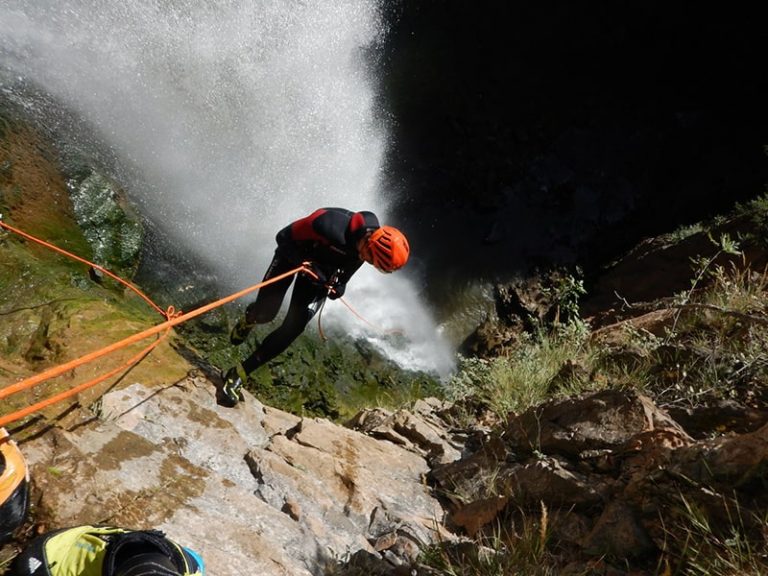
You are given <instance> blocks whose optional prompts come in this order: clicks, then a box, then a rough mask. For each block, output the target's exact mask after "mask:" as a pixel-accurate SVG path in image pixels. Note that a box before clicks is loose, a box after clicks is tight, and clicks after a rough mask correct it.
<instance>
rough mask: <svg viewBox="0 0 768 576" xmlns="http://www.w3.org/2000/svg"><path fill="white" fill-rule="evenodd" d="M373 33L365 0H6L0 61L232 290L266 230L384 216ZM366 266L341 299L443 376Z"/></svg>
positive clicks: (387, 284)
mask: <svg viewBox="0 0 768 576" xmlns="http://www.w3.org/2000/svg"><path fill="white" fill-rule="evenodd" d="M383 32H384V31H383V28H382V24H381V21H380V14H379V11H378V6H377V3H376V1H375V0H323V1H322V2H302V1H299V0H229V1H225V2H219V1H211V0H131V1H130V2H97V1H94V0H90V1H88V0H4V2H3V3H2V4H0V72H5V76H8V77H11V78H12V79H13V81H16V80H23V81H25V82H30V83H33V84H34V85H37V86H40V87H41V88H42V89H43V90H45V91H46V92H48V93H50V94H51V95H53V97H55V98H56V99H58V100H60V101H61V102H63V103H64V104H65V105H66V106H68V107H69V108H71V109H73V110H75V111H76V112H77V114H78V115H80V116H81V117H82V118H84V119H85V120H86V121H87V122H88V123H89V125H90V126H92V127H93V129H94V130H95V131H96V132H97V133H98V135H99V137H100V138H101V139H102V140H103V141H105V142H107V143H108V144H109V145H110V146H111V147H112V149H113V150H114V151H115V153H116V154H117V156H118V158H119V159H120V161H121V163H124V164H125V165H126V166H130V167H131V170H132V171H134V172H135V174H136V175H135V177H132V178H130V179H131V181H128V182H121V183H122V184H123V186H124V187H125V188H126V190H127V192H128V194H129V196H130V197H131V198H132V199H133V200H134V201H135V202H137V203H138V204H139V205H140V206H141V207H142V209H143V210H144V211H145V213H146V214H147V215H148V216H149V217H150V218H151V219H152V220H153V221H155V222H157V223H159V224H160V225H161V226H162V227H163V229H164V230H165V231H166V232H167V233H168V234H169V235H170V236H171V237H172V238H174V239H175V241H176V242H178V243H180V244H182V245H184V246H185V247H187V248H188V249H191V250H192V251H194V253H196V254H197V255H198V256H199V257H200V258H203V259H204V260H205V261H207V262H208V263H210V264H211V265H212V266H214V267H215V268H216V270H217V271H218V274H219V276H220V277H221V278H222V279H224V280H223V281H224V282H225V284H226V288H228V289H231V288H243V287H245V286H249V285H251V284H253V283H255V282H256V281H258V280H260V279H261V276H262V275H263V272H264V270H265V269H266V266H267V264H268V262H269V260H270V258H271V255H272V252H273V250H274V235H275V233H276V232H277V230H278V229H280V228H281V227H282V226H284V225H285V224H287V223H288V222H290V221H291V220H293V219H295V218H297V217H301V216H305V215H306V214H309V213H310V212H312V211H313V210H314V209H315V208H318V207H321V206H342V207H345V208H349V209H351V210H373V211H375V212H377V213H378V214H379V216H380V219H381V220H382V221H384V222H386V208H387V207H386V204H385V203H384V201H383V200H382V198H383V197H384V196H385V194H383V193H382V191H381V190H380V189H379V186H380V184H381V180H382V179H381V175H382V174H381V169H382V161H383V157H384V153H385V147H386V144H387V135H386V131H385V129H384V128H383V127H382V126H381V124H380V123H379V122H378V121H377V110H376V102H375V97H376V94H375V86H374V83H373V79H372V78H371V77H370V75H369V73H368V71H367V69H366V66H365V61H364V57H365V51H366V50H368V49H371V48H374V47H375V45H376V43H377V42H378V41H380V40H381V38H382V34H383ZM2 68H5V70H2ZM2 78H3V75H0V82H2V84H0V89H3V90H6V91H10V90H13V86H12V81H9V80H3V79H2ZM365 268H368V267H364V269H365ZM377 274H378V273H375V271H370V270H365V271H364V272H362V271H361V272H360V273H358V275H357V276H356V277H355V278H354V279H353V281H352V282H351V283H350V289H349V290H348V292H347V296H346V297H347V298H348V299H349V300H350V301H353V302H354V303H355V306H356V308H357V309H358V310H359V311H360V312H361V313H362V314H364V315H365V317H366V318H367V319H369V320H370V321H371V322H372V323H376V324H377V325H379V326H381V327H382V328H384V329H392V328H400V329H403V330H404V332H405V334H406V336H407V337H408V339H409V340H410V342H409V344H408V346H406V347H405V348H407V350H403V349H395V348H391V347H389V344H387V340H386V339H381V338H374V341H375V342H376V343H377V344H378V345H379V346H380V347H382V348H383V349H385V351H386V352H387V353H388V354H389V355H390V356H391V357H393V359H395V360H396V361H398V362H399V363H400V364H401V365H403V366H406V367H410V368H415V369H426V370H435V371H437V372H439V373H442V374H445V373H446V372H447V371H449V370H450V367H451V364H452V360H451V354H450V353H449V351H448V347H447V345H446V344H445V343H444V342H442V340H441V338H440V337H439V335H438V333H437V330H436V329H435V326H434V323H433V321H432V319H431V318H430V316H429V314H427V312H426V311H425V310H424V307H423V305H422V304H421V303H420V302H419V299H418V297H417V295H416V292H415V290H414V288H413V286H412V285H411V284H410V283H409V282H408V281H406V280H405V279H404V276H403V275H392V276H386V277H382V276H381V275H378V276H377ZM340 308H343V307H342V306H341V304H339V303H329V305H328V306H326V312H325V316H326V317H327V318H328V320H329V321H334V320H335V321H337V322H342V323H343V324H344V325H345V326H346V327H347V328H348V329H349V330H350V331H352V332H354V333H356V334H363V333H366V332H370V329H367V328H366V327H365V326H364V325H362V324H361V323H360V322H359V321H358V320H356V319H355V318H354V317H352V315H351V314H350V313H348V312H345V311H344V310H341V309H340Z"/></svg>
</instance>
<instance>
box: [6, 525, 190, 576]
mask: <svg viewBox="0 0 768 576" xmlns="http://www.w3.org/2000/svg"><path fill="white" fill-rule="evenodd" d="M148 551H151V552H153V553H156V554H157V553H160V554H162V555H163V557H165V558H167V561H168V563H169V564H170V565H172V566H173V567H174V568H173V569H171V570H173V571H175V573H177V574H180V575H182V576H203V575H204V574H205V569H204V565H203V561H202V558H200V556H199V555H197V554H196V553H195V552H193V551H192V550H190V549H188V548H184V547H183V546H180V545H178V544H176V543H175V542H173V541H172V540H170V539H168V538H166V537H165V535H164V534H163V533H162V532H160V531H158V530H128V529H124V528H117V527H115V526H91V525H84V526H76V527H73V528H64V529H61V530H56V531H53V532H49V533H48V534H44V535H42V536H40V537H38V538H36V539H35V540H33V541H32V543H30V545H29V546H28V547H27V548H26V549H25V550H24V552H22V553H21V554H20V555H19V556H18V557H17V558H16V559H15V560H14V567H13V568H12V570H11V576H117V574H118V573H119V570H120V566H121V565H122V564H124V563H125V562H127V561H130V557H131V556H135V555H138V554H141V553H145V552H148Z"/></svg>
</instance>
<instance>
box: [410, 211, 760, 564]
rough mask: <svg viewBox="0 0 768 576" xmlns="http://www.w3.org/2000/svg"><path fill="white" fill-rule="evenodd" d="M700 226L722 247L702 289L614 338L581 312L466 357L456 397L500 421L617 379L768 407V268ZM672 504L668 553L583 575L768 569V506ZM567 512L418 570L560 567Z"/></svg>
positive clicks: (454, 385) (454, 384) (671, 402)
mask: <svg viewBox="0 0 768 576" xmlns="http://www.w3.org/2000/svg"><path fill="white" fill-rule="evenodd" d="M751 206H752V207H753V210H751V211H750V212H749V215H750V218H752V219H754V220H753V221H755V222H758V223H760V226H762V225H763V224H762V223H763V222H766V221H768V219H766V214H768V201H767V200H766V199H765V198H761V199H758V200H757V201H755V203H754V204H752V205H751ZM742 210H745V208H742ZM718 222H719V223H722V222H723V220H722V219H719V220H718ZM751 230H752V232H750V234H751V235H747V234H743V235H740V236H739V238H740V239H741V242H743V243H745V244H746V245H748V246H755V239H756V236H755V235H754V229H751ZM700 233H703V234H707V235H708V236H709V238H710V240H711V242H710V244H711V246H712V252H711V253H708V254H705V255H698V256H696V257H694V258H692V260H691V263H692V270H691V281H690V288H689V289H687V290H685V291H683V292H680V293H679V294H677V295H675V296H673V297H671V298H669V299H667V300H662V301H658V302H654V303H653V304H652V305H651V306H649V307H647V308H646V309H645V310H643V312H644V317H645V318H646V319H648V321H646V322H645V323H638V324H637V326H635V324H633V322H632V321H631V320H628V321H626V322H623V323H622V324H621V325H617V326H615V327H614V328H613V330H612V337H611V338H609V339H606V338H605V335H604V334H603V333H601V332H599V331H598V332H590V331H589V327H588V326H586V325H585V324H584V323H583V322H580V321H578V320H574V319H573V317H572V320H571V322H570V323H568V324H565V325H562V324H560V325H552V326H547V327H542V329H541V330H539V331H538V332H537V333H536V334H533V335H530V336H528V337H526V338H523V339H522V340H521V342H520V344H519V345H518V346H516V347H514V348H513V349H511V350H508V351H507V353H506V354H505V355H504V356H501V357H498V358H493V359H490V360H480V359H467V358H465V359H462V362H461V366H460V370H459V371H458V373H457V374H456V375H455V376H454V377H453V379H452V380H451V382H450V385H449V388H448V390H449V395H450V396H451V397H452V398H454V399H461V400H463V401H464V402H465V403H472V402H474V403H479V404H481V405H482V406H484V407H485V408H486V409H488V410H490V411H492V412H493V413H494V414H495V415H496V417H497V419H498V421H500V422H505V421H506V418H507V416H508V414H510V413H520V412H523V411H524V410H526V409H527V408H530V407H533V406H536V405H538V404H540V403H541V402H543V401H544V400H547V399H550V398H553V397H557V396H561V397H563V396H571V395H574V394H578V393H581V392H584V391H588V390H596V389H601V388H606V387H611V388H619V387H626V388H634V389H638V390H641V391H642V392H644V393H646V394H647V395H649V396H650V397H651V398H652V399H653V400H654V402H655V403H656V404H657V405H659V406H661V407H663V408H666V409H668V410H675V409H678V410H690V409H693V408H702V407H709V406H718V405H719V403H720V402H722V401H737V402H738V405H740V406H744V407H746V408H751V409H754V410H765V409H766V406H768V355H766V350H768V270H767V269H765V268H761V269H753V268H752V267H750V266H749V265H748V264H747V260H746V257H745V252H744V251H743V249H742V247H741V245H740V244H739V243H737V242H736V241H734V240H732V238H731V237H730V236H729V235H728V234H727V233H723V232H720V233H718V231H717V230H716V229H706V228H702V229H701V230H700ZM753 257H754V254H753ZM636 315H641V314H636ZM714 428H715V430H714V431H708V432H707V434H710V435H711V434H713V433H715V434H728V433H729V431H730V429H729V427H728V424H727V423H718V424H717V425H716V426H715V427H714ZM493 484H494V482H493V480H492V479H491V480H489V482H484V481H477V482H476V484H475V486H474V487H473V488H472V489H473V490H474V492H473V493H471V494H451V495H450V496H449V497H450V498H451V499H454V500H457V499H458V500H457V501H462V502H469V501H473V500H478V499H481V498H486V497H488V496H491V495H494V493H495V492H498V488H495V487H494V486H493ZM464 488H466V487H464ZM702 488H703V489H705V490H706V488H705V487H702ZM763 489H764V487H757V490H763ZM669 500H670V502H669V504H668V506H667V508H666V509H665V510H664V513H663V514H664V515H663V517H662V518H660V519H659V522H661V523H662V525H663V526H664V529H665V533H666V536H665V538H666V542H667V543H666V546H665V548H664V550H663V553H662V555H661V556H660V557H659V558H656V559H655V561H654V560H653V559H651V560H649V559H645V560H642V561H641V560H637V561H632V560H629V559H617V558H613V559H612V558H596V559H594V561H592V563H591V564H589V563H587V564H583V565H582V566H584V568H583V570H584V571H583V572H582V571H577V572H574V573H575V574H582V573H583V574H598V573H599V574H602V573H606V572H604V571H605V570H610V569H611V568H608V567H609V566H613V568H614V569H621V570H627V571H629V572H631V573H637V574H654V575H659V576H672V575H679V576H704V575H715V576H726V575H734V574H747V575H755V576H756V575H758V574H766V573H768V560H766V558H768V541H766V539H765V531H764V526H765V521H766V518H765V517H764V516H765V515H766V514H767V513H766V512H765V510H763V511H761V512H747V510H750V503H749V502H740V501H739V499H738V498H737V497H736V496H733V497H732V498H730V499H729V500H728V501H727V503H726V508H727V509H728V510H729V511H730V514H729V516H728V518H726V519H723V518H716V517H713V516H712V515H711V514H712V512H711V511H707V510H705V509H703V508H701V507H699V506H697V505H695V504H693V503H691V502H688V501H687V500H686V499H685V498H684V497H682V496H678V497H677V498H674V497H670V498H669ZM756 514H758V515H760V514H761V515H762V516H756ZM561 518H562V517H559V516H558V515H550V517H549V518H548V515H547V510H546V509H545V508H542V511H541V513H540V514H539V515H535V514H532V513H531V511H526V510H518V511H517V512H516V513H514V514H510V513H506V512H505V514H504V515H502V516H501V517H500V518H498V519H497V521H496V522H495V523H493V524H492V525H491V526H492V527H491V528H489V529H486V530H482V531H481V532H480V533H478V534H477V535H475V536H474V537H473V538H472V539H471V542H467V543H464V544H461V545H457V544H448V543H445V544H441V545H436V546H433V547H432V548H430V549H429V550H427V551H425V552H424V554H423V556H422V558H421V559H420V561H421V563H422V567H421V568H420V569H419V571H418V573H419V574H434V573H439V574H451V575H454V574H455V575H460V574H461V575H469V574H472V575H475V574H479V575H482V574H489V575H490V574H504V575H507V574H509V575H517V574H526V575H528V574H533V575H550V574H560V573H562V570H563V565H562V561H563V558H568V554H567V553H565V554H564V549H565V548H566V547H567V545H566V544H565V543H564V542H563V541H562V540H561V539H560V538H558V537H557V536H556V534H558V531H557V530H554V529H553V528H555V527H556V526H557V523H558V522H559V521H560V519H561ZM649 563H650V564H649ZM586 566H590V567H589V568H586ZM579 570H581V568H580V569H579ZM633 570H634V572H633ZM433 571H434V572H433ZM569 573H570V572H569Z"/></svg>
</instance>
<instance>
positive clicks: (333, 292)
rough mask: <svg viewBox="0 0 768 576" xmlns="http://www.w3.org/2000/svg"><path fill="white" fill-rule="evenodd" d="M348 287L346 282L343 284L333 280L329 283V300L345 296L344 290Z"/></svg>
mask: <svg viewBox="0 0 768 576" xmlns="http://www.w3.org/2000/svg"><path fill="white" fill-rule="evenodd" d="M346 289H347V285H346V284H342V283H341V282H338V281H336V282H331V283H330V284H328V299H329V300H336V299H337V298H341V297H342V296H344V291H345V290H346Z"/></svg>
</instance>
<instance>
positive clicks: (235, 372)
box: [221, 366, 245, 408]
mask: <svg viewBox="0 0 768 576" xmlns="http://www.w3.org/2000/svg"><path fill="white" fill-rule="evenodd" d="M238 368H239V367H238V366H233V367H232V368H230V369H229V370H227V373H226V374H225V375H224V384H223V386H222V387H221V399H222V403H223V404H224V405H225V406H229V407H230V408H231V407H233V406H236V405H237V403H238V402H242V401H244V400H245V396H244V395H243V390H242V388H243V382H244V380H245V379H244V377H243V374H242V368H240V369H238Z"/></svg>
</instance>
